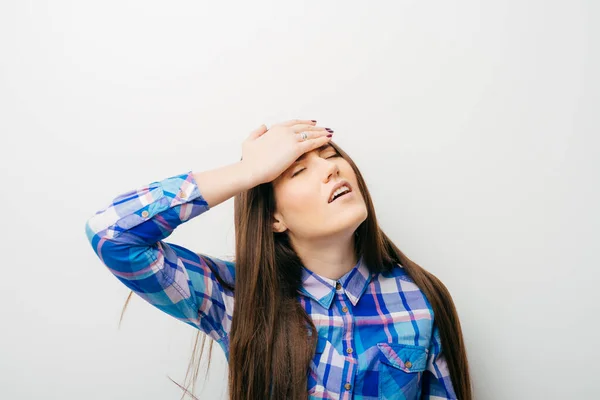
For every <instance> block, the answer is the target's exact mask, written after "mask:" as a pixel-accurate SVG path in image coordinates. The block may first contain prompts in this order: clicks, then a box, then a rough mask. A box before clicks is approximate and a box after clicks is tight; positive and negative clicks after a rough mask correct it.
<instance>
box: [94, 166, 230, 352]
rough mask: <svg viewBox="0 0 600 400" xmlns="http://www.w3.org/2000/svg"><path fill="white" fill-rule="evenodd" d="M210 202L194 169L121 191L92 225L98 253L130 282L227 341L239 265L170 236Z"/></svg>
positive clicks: (144, 295) (171, 310) (174, 312)
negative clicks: (202, 191)
mask: <svg viewBox="0 0 600 400" xmlns="http://www.w3.org/2000/svg"><path fill="white" fill-rule="evenodd" d="M208 210H209V206H208V203H207V202H206V200H205V199H204V198H203V197H202V194H201V193H200V191H199V188H198V186H197V184H196V181H195V180H194V176H193V173H192V171H189V172H186V173H184V174H180V175H175V176H172V177H169V178H166V179H163V180H161V181H157V182H152V183H150V184H148V185H146V186H143V187H139V188H138V189H135V190H131V191H128V192H125V193H122V194H120V195H118V196H117V197H115V198H114V199H113V200H112V201H111V203H110V204H109V205H108V206H106V207H105V208H103V209H101V210H100V211H97V212H96V213H95V214H94V215H93V216H91V218H89V219H88V220H87V222H86V225H85V231H86V236H87V238H88V240H89V242H90V244H91V245H92V248H93V249H94V252H95V253H96V255H97V256H98V257H99V258H100V260H101V261H102V263H103V264H104V265H105V266H106V267H107V268H108V270H109V271H110V272H111V273H112V274H113V275H114V276H115V277H116V278H117V279H118V280H119V281H121V282H122V283H123V284H124V285H125V286H127V287H128V288H129V289H131V290H132V291H133V292H134V293H136V294H137V295H139V296H140V297H141V298H142V299H144V300H145V301H147V302H148V303H150V304H151V305H152V306H154V307H156V308H158V309H160V310H161V311H163V312H165V313H167V314H169V315H171V316H173V317H174V318H177V319H178V320H180V321H183V322H184V323H186V324H188V325H191V326H193V327H195V328H197V329H200V330H201V331H203V332H204V333H206V334H207V335H209V336H210V337H211V338H213V339H215V340H217V341H219V340H221V339H223V338H224V337H225V336H226V335H227V334H228V332H229V328H230V325H231V318H232V315H233V292H232V291H231V290H229V289H228V288H227V287H226V285H222V284H221V283H220V282H219V281H218V280H217V278H216V276H215V274H214V272H213V271H216V272H217V273H218V274H219V276H220V277H221V278H222V279H223V281H225V283H226V284H229V285H231V286H233V284H234V282H235V265H234V262H232V261H225V260H221V259H218V258H216V257H211V256H207V255H205V254H197V253H194V252H192V251H191V250H188V249H186V248H184V247H182V246H179V245H176V244H173V243H167V242H165V241H164V239H166V238H167V237H168V236H169V235H170V234H171V232H173V230H174V229H175V228H177V226H179V225H180V224H182V223H184V222H186V221H189V220H190V219H192V218H194V217H196V216H198V215H200V214H202V213H204V212H205V211H208Z"/></svg>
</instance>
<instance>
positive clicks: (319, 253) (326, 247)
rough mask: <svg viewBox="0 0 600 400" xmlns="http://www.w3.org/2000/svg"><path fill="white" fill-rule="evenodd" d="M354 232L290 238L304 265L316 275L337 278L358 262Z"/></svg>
mask: <svg viewBox="0 0 600 400" xmlns="http://www.w3.org/2000/svg"><path fill="white" fill-rule="evenodd" d="M354 238H355V236H354V232H351V233H350V235H349V236H348V234H346V235H344V236H342V237H340V236H337V237H334V236H328V237H327V238H325V239H318V240H310V241H306V240H304V241H301V240H298V239H294V238H293V237H292V238H291V239H290V241H291V243H292V247H293V248H294V250H295V251H296V254H298V256H299V257H300V260H302V263H303V264H304V266H305V267H306V268H307V269H309V270H310V271H312V272H314V273H316V274H317V275H320V276H324V277H326V278H329V279H333V280H337V279H339V278H340V277H342V276H344V275H345V274H346V273H347V272H348V271H350V270H351V269H352V268H353V267H354V266H355V265H356V263H357V262H358V258H357V257H356V254H355V251H354Z"/></svg>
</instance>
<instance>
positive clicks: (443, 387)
mask: <svg viewBox="0 0 600 400" xmlns="http://www.w3.org/2000/svg"><path fill="white" fill-rule="evenodd" d="M421 399H423V400H457V398H456V394H455V393H454V388H453V386H452V380H451V379H450V372H449V370H448V364H447V363H446V358H445V357H444V352H443V351H442V341H441V338H440V331H439V328H438V326H437V324H436V323H435V321H434V324H433V335H432V336H431V343H430V345H429V355H428V356H427V368H426V370H425V371H424V373H423V386H422V391H421Z"/></svg>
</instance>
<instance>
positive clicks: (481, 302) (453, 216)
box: [0, 0, 600, 400]
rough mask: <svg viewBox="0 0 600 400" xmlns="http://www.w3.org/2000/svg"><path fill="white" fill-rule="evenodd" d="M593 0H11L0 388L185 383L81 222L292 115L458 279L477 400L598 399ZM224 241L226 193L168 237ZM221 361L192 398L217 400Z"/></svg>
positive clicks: (2, 89)
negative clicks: (326, 142)
mask: <svg viewBox="0 0 600 400" xmlns="http://www.w3.org/2000/svg"><path fill="white" fill-rule="evenodd" d="M217 3H218V4H217ZM599 9H600V7H599V4H598V2H597V1H593V0H589V1H575V0H569V1H547V0H546V1H542V0H539V1H533V0H528V1H523V0H519V1H517V0H503V1H496V2H480V1H459V2H442V1H437V2H435V1H428V2H424V1H401V2H397V1H381V2H366V1H360V2H359V1H304V2H303V1H295V2H275V1H273V2H268V3H267V2H258V1H253V2H241V1H239V2H236V3H231V2H214V1H211V2H208V1H200V0H198V1H177V2H166V1H123V0H119V1H102V2H89V1H87V2H86V1H65V0H61V1H59V0H54V1H17V0H4V1H2V3H0V57H1V63H0V133H1V138H2V139H1V142H0V168H1V170H0V171H1V174H2V196H1V197H0V199H1V200H0V201H1V204H0V206H1V209H2V210H3V216H2V226H3V230H2V238H1V239H2V240H1V241H0V246H1V250H2V256H3V262H2V264H3V265H2V279H0V307H1V308H0V312H1V316H2V326H1V329H0V398H3V399H11V400H15V399H39V398H45V399H63V400H65V399H111V400H120V399H123V400H125V399H127V400H135V399H161V400H164V399H179V397H180V394H181V391H180V389H179V388H177V386H176V385H175V384H174V383H172V382H171V381H170V380H169V379H168V378H167V375H169V376H171V377H172V378H173V379H175V380H177V381H178V382H183V378H184V375H185V371H186V369H187V363H188V360H189V357H190V355H191V346H192V339H193V338H194V337H195V333H196V331H194V330H193V328H191V327H189V326H187V325H185V324H183V323H181V322H179V321H177V320H175V319H173V318H171V317H169V316H168V315H166V314H164V313H162V312H160V311H158V310H156V309H154V308H153V307H151V306H149V305H148V304H147V303H145V302H144V301H143V300H141V299H140V298H138V297H135V298H133V299H132V301H131V302H130V305H129V308H128V310H127V312H126V313H125V317H124V321H123V324H122V326H121V328H120V329H119V330H118V329H117V323H118V319H119V315H120V312H121V307H122V305H123V304H124V301H125V299H126V297H127V295H128V293H129V290H128V289H127V288H126V287H124V286H122V285H121V284H120V282H119V281H118V280H117V279H116V278H115V277H113V276H112V275H111V274H110V273H109V272H108V270H106V269H105V267H104V266H103V264H102V263H101V262H100V260H99V259H98V258H97V257H96V255H95V253H94V252H93V250H92V248H91V246H90V244H89V243H88V242H87V238H86V236H85V231H84V224H85V222H86V220H87V218H89V217H90V216H91V215H92V214H94V212H95V211H97V210H99V209H100V208H102V207H104V206H106V205H107V204H108V203H109V202H110V201H111V200H112V199H113V198H114V197H115V196H117V195H118V194H120V193H123V192H125V191H128V190H131V189H134V188H137V187H140V186H143V185H145V184H147V183H149V182H153V181H157V180H160V179H163V178H166V177H169V176H173V175H175V174H179V173H184V172H187V171H189V170H194V171H200V170H204V169H209V168H210V169H212V168H215V167H218V166H222V165H225V164H228V163H233V162H236V161H238V160H239V158H240V156H241V142H242V140H243V139H244V138H245V137H246V136H247V135H248V133H249V132H250V131H251V130H253V129H255V128H256V127H258V126H259V125H260V124H262V123H264V122H268V123H275V122H280V121H284V120H287V119H292V118H303V119H317V120H318V124H319V125H321V126H328V127H331V128H332V129H334V130H335V134H334V138H333V139H334V141H335V142H336V143H338V144H339V145H340V146H342V148H343V149H345V150H346V151H347V152H348V153H349V154H350V156H351V157H353V158H354V160H355V161H356V163H357V164H358V166H359V168H360V169H361V171H362V173H363V174H364V176H365V178H366V180H367V183H368V185H369V189H370V191H371V194H372V195H373V197H374V201H375V206H376V211H377V216H378V219H379V221H380V224H381V227H382V228H383V229H384V231H385V232H386V233H387V234H388V235H389V236H390V237H391V238H392V240H394V242H395V243H396V244H397V245H398V246H399V247H400V249H401V250H402V251H404V252H405V253H406V254H407V255H408V256H409V257H410V258H412V259H413V260H414V261H416V262H417V263H418V264H420V265H421V266H423V267H424V268H426V269H428V270H429V271H431V272H433V273H434V274H436V275H437V276H438V277H439V278H440V279H441V280H442V281H443V282H444V283H445V284H446V285H447V287H448V288H449V290H450V292H451V293H452V295H453V298H454V301H455V303H456V306H457V309H458V312H459V316H460V318H461V323H462V327H463V331H464V336H465V340H466V344H467V350H468V358H469V362H470V365H471V368H472V372H473V376H472V379H473V384H474V387H475V398H476V399H485V400H492V399H591V398H594V397H596V396H597V395H598V389H597V386H598V382H597V380H598V372H599V369H598V368H599V367H598V358H599V357H600V350H598V346H597V338H598V329H599V328H600V325H599V322H598V314H599V311H600V307H599V305H598V304H599V302H600V296H599V294H598V284H599V282H600V279H599V278H600V273H599V272H598V269H599V268H598V267H599V262H598V260H599V257H598V248H599V242H600V241H599V236H600V235H599V233H598V231H599V226H600V211H599V209H598V204H600V191H599V182H600V162H599V161H598V155H599V150H598V148H599V145H600V139H599V138H598V132H599V127H600V123H599V121H598V110H599V106H600V104H599V103H600V96H599V95H600V90H599V89H600V88H599V79H598V71H600V63H599V48H600V46H599V45H598V38H599V31H598V24H597V21H598V18H599V16H600V15H599V12H598V11H600V10H599ZM233 240H234V230H233V199H230V200H228V201H226V202H225V203H223V204H221V205H219V206H217V207H215V208H214V209H212V210H211V211H210V212H208V213H206V214H203V215H201V216H200V217H199V218H198V219H194V220H192V221H190V222H189V223H186V224H184V225H182V226H180V227H179V228H178V229H177V231H175V232H174V233H173V234H172V235H171V236H170V237H169V238H168V241H171V242H174V243H178V244H181V245H183V246H186V247H188V248H190V249H193V250H194V251H198V252H204V253H207V254H211V255H214V256H217V257H222V258H227V257H230V256H232V255H233V249H234V242H233ZM206 356H207V354H206V353H205V357H206ZM212 357H213V361H212V363H211V369H210V373H209V379H208V381H207V383H206V384H204V382H203V373H204V370H205V366H206V365H205V364H204V366H203V369H202V371H201V373H200V376H199V379H198V385H199V386H200V389H197V390H196V394H198V395H199V396H200V398H202V399H207V398H209V399H225V398H226V382H227V368H226V362H225V357H224V354H223V353H222V351H221V350H220V348H219V347H218V345H217V344H216V343H215V344H214V352H213V355H212Z"/></svg>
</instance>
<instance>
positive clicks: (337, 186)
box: [327, 180, 352, 203]
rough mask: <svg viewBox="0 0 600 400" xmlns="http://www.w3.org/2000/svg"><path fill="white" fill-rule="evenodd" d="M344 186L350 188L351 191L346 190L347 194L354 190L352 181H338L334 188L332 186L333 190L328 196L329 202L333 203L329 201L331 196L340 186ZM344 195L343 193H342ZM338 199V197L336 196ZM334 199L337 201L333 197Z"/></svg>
mask: <svg viewBox="0 0 600 400" xmlns="http://www.w3.org/2000/svg"><path fill="white" fill-rule="evenodd" d="M342 186H347V187H348V189H350V191H349V192H346V194H348V193H350V192H351V191H352V185H350V182H348V181H347V180H341V181H339V182H338V183H336V184H335V185H334V186H333V188H331V192H330V193H329V197H328V198H327V203H331V202H330V201H329V199H330V198H331V196H332V195H333V193H334V192H335V191H336V190H338V189H339V188H341V187H342ZM342 196H343V195H342ZM336 199H337V197H336ZM333 201H335V199H333Z"/></svg>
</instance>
